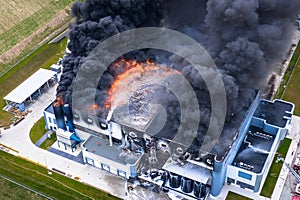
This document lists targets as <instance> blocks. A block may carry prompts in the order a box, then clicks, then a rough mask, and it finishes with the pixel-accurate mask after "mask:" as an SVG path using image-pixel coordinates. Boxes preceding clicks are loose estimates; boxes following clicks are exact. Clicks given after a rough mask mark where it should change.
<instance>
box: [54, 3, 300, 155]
mask: <svg viewBox="0 0 300 200" xmlns="http://www.w3.org/2000/svg"><path fill="white" fill-rule="evenodd" d="M299 8H300V2H299V1H298V0H291V1H290V2H288V3H287V2H286V1H284V0H258V1H257V0H251V1H244V0H221V1H220V0H207V1H197V0H191V1H189V2H188V3H187V2H185V1H182V0H175V1H173V0H172V1H170V0H151V1H150V0H119V1H109V0H102V1H96V0H86V1H85V3H80V2H77V3H75V4H74V5H73V7H72V14H73V16H74V17H75V18H76V21H75V23H73V24H71V25H70V30H71V31H70V35H69V39H70V43H69V44H68V48H69V49H70V50H71V52H72V53H71V54H69V55H67V56H66V58H65V59H64V61H63V66H64V70H63V74H62V77H61V79H60V83H59V86H58V88H57V96H62V97H63V100H64V101H65V102H67V103H69V104H71V95H72V88H73V84H74V81H75V77H76V73H77V72H78V69H79V68H80V67H81V63H82V62H83V59H84V58H85V57H87V55H88V54H89V53H90V52H91V51H92V50H93V49H94V48H95V47H96V46H97V45H98V44H100V43H101V41H103V40H105V39H107V38H108V37H110V36H112V35H114V34H117V33H120V32H123V31H125V30H129V29H133V28H138V27H146V26H164V27H170V28H172V29H176V30H178V31H180V32H183V33H185V34H187V35H189V36H191V37H192V38H194V39H195V40H197V41H198V42H200V43H201V44H202V45H203V46H204V47H205V48H206V49H207V50H208V51H209V53H210V54H211V56H212V57H213V59H214V60H215V62H216V64H217V66H218V68H219V70H220V72H221V73H222V78H223V81H224V84H225V87H226V93H227V102H228V105H227V118H226V120H227V121H226V124H225V129H224V131H223V135H222V139H221V141H222V144H219V145H218V146H216V147H215V149H214V153H216V154H218V155H219V154H223V153H224V151H225V149H226V148H227V147H228V146H229V145H230V144H231V142H232V139H233V137H234V133H235V132H236V128H238V126H239V124H240V122H241V120H242V118H243V116H244V112H245V111H246V110H247V107H248V106H249V105H250V104H251V102H252V100H253V98H254V96H255V95H256V90H257V89H259V88H260V87H261V86H262V85H263V84H264V81H265V78H266V75H267V74H268V73H269V72H270V71H271V70H272V69H273V68H274V63H276V62H277V59H280V58H281V57H282V54H283V53H284V51H278V50H279V49H280V50H281V49H286V48H287V46H288V44H289V42H288V40H289V38H290V35H291V30H292V28H291V27H292V26H291V23H290V19H291V18H293V17H294V15H296V13H297V12H298V11H299ZM183 48H184V47H183ZM182 51H187V52H189V49H182ZM191 55H193V52H191ZM149 59H150V60H151V62H150V61H149ZM164 66H168V67H164ZM93 67H96V66H93ZM158 68H159V69H158ZM88 70H89V71H90V73H93V69H92V68H91V69H88ZM157 72H158V73H157ZM173 73H175V74H176V73H181V74H183V75H184V77H186V79H187V80H189V81H190V83H191V85H192V87H193V89H194V91H195V93H196V95H197V97H198V103H199V107H200V112H201V121H200V126H199V130H198V138H196V140H195V141H194V143H193V148H194V149H197V148H198V147H199V145H201V142H202V140H203V135H204V134H205V132H206V130H207V127H208V124H209V120H210V116H211V105H210V103H211V102H210V97H209V92H208V91H207V87H206V85H205V83H204V81H203V78H202V77H201V75H200V74H199V73H197V71H196V70H195V68H194V67H193V66H191V65H190V64H189V63H187V62H186V61H185V60H184V59H183V58H180V57H178V56H176V55H172V54H171V53H168V52H163V51H159V50H149V49H145V50H139V51H134V52H130V53H127V54H126V55H124V56H123V59H122V58H120V60H118V61H116V62H115V63H113V64H112V66H111V67H110V68H109V70H108V71H106V72H105V73H104V74H103V76H102V77H101V79H100V81H99V83H98V87H97V89H98V91H97V94H96V97H95V99H96V102H97V104H96V105H88V106H89V109H91V110H92V109H95V110H101V109H107V108H113V109H115V107H118V106H121V107H122V105H124V103H128V102H129V104H130V105H131V107H130V110H131V111H132V112H135V114H134V115H135V116H140V119H141V120H142V119H143V118H142V115H144V116H143V117H144V119H145V116H147V114H149V112H151V110H153V109H154V108H152V107H151V106H150V107H149V104H150V103H152V104H153V103H154V104H155V103H157V101H156V100H157V99H160V100H163V101H162V102H159V103H160V104H161V103H162V104H163V107H164V109H165V111H166V114H167V120H166V124H165V126H164V128H163V129H162V132H163V133H164V137H168V136H166V135H165V134H167V135H168V134H170V135H171V133H173V132H176V130H177V129H178V127H179V125H180V105H179V102H178V100H177V99H176V97H175V95H174V94H172V93H171V92H170V91H167V90H166V89H165V88H163V87H159V86H158V85H159V84H158V83H160V82H161V81H166V80H167V79H168V78H167V77H168V76H171V75H172V74H173ZM153 81H154V83H156V84H153ZM155 81H156V82H155ZM132 83H134V84H132ZM86 93H88V90H87V91H86ZM83 95H85V93H83ZM187 98H188V96H187ZM150 100H151V101H150ZM156 109H159V108H156ZM146 118H147V117H146ZM191 118H193V117H192V116H191ZM133 121H134V120H133ZM170 137H171V136H170Z"/></svg>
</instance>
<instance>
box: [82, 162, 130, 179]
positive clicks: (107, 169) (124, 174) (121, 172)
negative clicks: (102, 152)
mask: <svg viewBox="0 0 300 200" xmlns="http://www.w3.org/2000/svg"><path fill="white" fill-rule="evenodd" d="M86 163H88V164H89V165H92V166H95V163H94V160H93V159H91V158H88V157H86ZM100 166H101V169H103V170H106V171H108V172H111V170H110V166H109V165H106V164H104V163H100ZM117 175H118V176H122V177H125V178H126V172H125V171H123V170H117Z"/></svg>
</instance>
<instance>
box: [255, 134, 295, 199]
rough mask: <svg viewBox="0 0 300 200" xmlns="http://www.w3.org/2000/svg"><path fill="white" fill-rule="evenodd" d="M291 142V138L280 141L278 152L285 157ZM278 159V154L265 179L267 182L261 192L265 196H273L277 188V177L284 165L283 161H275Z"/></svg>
mask: <svg viewBox="0 0 300 200" xmlns="http://www.w3.org/2000/svg"><path fill="white" fill-rule="evenodd" d="M290 144H291V139H288V138H285V139H284V140H283V141H282V142H281V143H280V146H279V148H278V149H277V153H278V154H281V155H282V157H284V158H285V156H286V154H287V152H288V149H289V147H290ZM276 159H277V155H275V156H274V159H273V162H272V165H271V167H270V170H269V172H268V175H267V178H266V180H265V183H264V185H263V188H262V190H261V193H260V195H262V196H264V197H271V195H272V193H273V190H274V188H275V185H276V182H277V179H278V176H279V173H280V170H281V167H282V165H283V163H282V162H278V163H276V162H275V161H276Z"/></svg>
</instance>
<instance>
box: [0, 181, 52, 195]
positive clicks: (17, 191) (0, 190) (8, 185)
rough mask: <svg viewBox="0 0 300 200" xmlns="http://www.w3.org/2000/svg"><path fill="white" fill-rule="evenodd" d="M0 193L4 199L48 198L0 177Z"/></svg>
mask: <svg viewBox="0 0 300 200" xmlns="http://www.w3.org/2000/svg"><path fill="white" fill-rule="evenodd" d="M0 194H1V199H2V200H11V199H22V200H32V199H34V200H44V199H46V198H44V197H42V196H40V195H38V194H36V193H34V192H31V191H29V190H27V189H25V188H22V187H21V186H18V185H16V184H14V183H12V182H10V181H7V180H5V179H3V178H0Z"/></svg>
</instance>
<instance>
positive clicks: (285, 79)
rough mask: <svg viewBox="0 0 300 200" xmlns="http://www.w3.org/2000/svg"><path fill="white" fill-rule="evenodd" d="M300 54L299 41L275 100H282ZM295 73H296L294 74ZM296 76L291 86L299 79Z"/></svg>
mask: <svg viewBox="0 0 300 200" xmlns="http://www.w3.org/2000/svg"><path fill="white" fill-rule="evenodd" d="M299 54H300V41H299V42H298V44H297V47H296V50H295V52H294V54H293V56H292V58H291V61H290V63H289V65H288V67H287V69H286V72H285V74H284V76H283V78H282V81H281V83H280V87H279V88H278V91H277V93H276V96H275V98H277V99H280V98H281V96H282V93H283V90H284V86H285V85H286V84H287V81H288V79H289V77H290V75H291V73H292V70H293V67H294V65H295V64H296V61H297V58H298V56H299ZM295 67H296V66H295ZM295 70H296V69H295ZM294 73H295V72H294ZM295 76H296V75H294V74H293V76H292V79H291V81H290V84H291V82H292V80H293V79H297V77H296V78H294V77H295ZM294 81H295V80H294ZM290 84H289V85H290ZM289 85H288V86H287V87H288V89H289ZM288 89H287V90H288ZM287 90H286V92H287ZM286 92H285V95H284V96H286ZM292 102H293V101H292Z"/></svg>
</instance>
